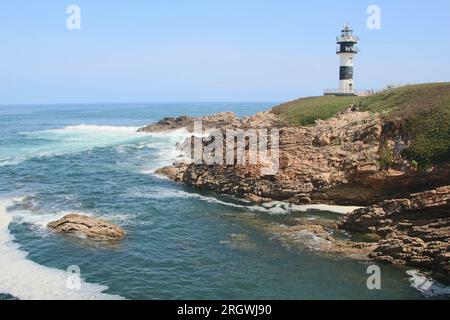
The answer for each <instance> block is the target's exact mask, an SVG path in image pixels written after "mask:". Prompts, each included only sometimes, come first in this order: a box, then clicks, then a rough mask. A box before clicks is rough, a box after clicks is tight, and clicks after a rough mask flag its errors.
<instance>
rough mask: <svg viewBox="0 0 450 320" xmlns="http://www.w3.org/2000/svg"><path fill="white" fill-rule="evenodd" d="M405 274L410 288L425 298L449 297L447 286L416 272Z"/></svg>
mask: <svg viewBox="0 0 450 320" xmlns="http://www.w3.org/2000/svg"><path fill="white" fill-rule="evenodd" d="M406 273H407V274H408V276H409V283H410V284H411V287H413V288H415V289H416V290H418V291H419V292H420V293H421V294H422V295H423V296H425V297H426V298H431V297H446V298H449V297H450V287H449V286H445V285H443V284H441V283H439V282H436V281H435V280H433V279H431V278H429V277H427V276H426V275H425V274H423V273H421V272H420V271H418V270H408V271H407V272H406Z"/></svg>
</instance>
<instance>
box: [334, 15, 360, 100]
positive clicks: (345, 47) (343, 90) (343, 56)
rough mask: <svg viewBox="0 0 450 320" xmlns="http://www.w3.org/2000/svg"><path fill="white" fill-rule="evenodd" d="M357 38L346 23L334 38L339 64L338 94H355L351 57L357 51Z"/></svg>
mask: <svg viewBox="0 0 450 320" xmlns="http://www.w3.org/2000/svg"><path fill="white" fill-rule="evenodd" d="M358 42H359V38H358V37H357V36H354V35H353V30H352V29H350V26H349V24H348V23H346V24H345V25H344V28H343V29H342V31H341V35H340V36H338V37H337V38H336V43H337V48H336V54H337V55H339V57H340V60H341V65H340V69H339V90H338V92H337V93H335V94H338V95H355V90H354V83H353V57H354V56H355V54H357V53H358V52H359V49H358V47H356V44H357V43H358Z"/></svg>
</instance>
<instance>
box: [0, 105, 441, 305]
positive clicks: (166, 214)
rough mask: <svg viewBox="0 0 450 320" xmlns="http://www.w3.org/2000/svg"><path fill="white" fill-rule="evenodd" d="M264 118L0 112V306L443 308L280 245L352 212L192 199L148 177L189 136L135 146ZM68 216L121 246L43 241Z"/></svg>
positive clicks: (217, 108)
mask: <svg viewBox="0 0 450 320" xmlns="http://www.w3.org/2000/svg"><path fill="white" fill-rule="evenodd" d="M274 104H275V103H271V102H255V103H250V102H245V103H238V102H233V103H224V102H211V103H207V102H202V103H109V104H108V103H104V104H81V105H74V104H53V105H11V106H9V105H3V106H0V299H447V298H448V297H449V294H450V288H449V287H448V286H446V285H445V284H443V283H442V282H440V281H439V280H436V279H433V278H432V277H431V276H430V275H428V274H427V273H426V272H424V271H421V270H416V269H414V268H405V267H395V266H388V265H380V266H379V267H380V274H379V286H378V287H377V288H373V286H371V285H370V283H372V281H373V278H371V276H373V274H372V273H371V271H370V270H373V268H369V267H370V265H371V264H373V263H370V262H359V261H355V260H351V259H348V258H344V257H339V256H330V255H325V254H323V253H320V252H317V250H315V249H314V248H315V245H317V243H316V242H317V241H322V240H321V239H317V237H315V236H314V235H312V234H308V233H307V232H299V233H297V234H289V235H286V234H283V232H280V230H283V227H285V226H289V225H292V224H294V223H297V222H298V221H301V220H302V219H304V220H309V221H311V220H320V221H322V222H325V223H334V222H336V221H338V220H339V219H340V217H341V216H342V214H344V213H345V212H348V211H351V210H352V208H349V207H334V206H316V207H315V206H309V207H308V206H305V207H302V206H296V207H295V208H294V209H292V208H289V207H288V206H287V205H286V204H283V203H275V202H274V203H271V204H267V205H264V206H260V205H255V204H252V203H249V202H246V201H243V200H239V199H236V198H234V197H231V196H226V195H219V194H214V193H207V192H200V191H198V190H193V189H190V188H188V187H185V186H183V185H180V184H177V183H174V182H172V181H169V180H168V179H166V178H164V177H161V176H158V175H156V174H155V173H154V172H155V170H156V169H158V168H160V167H162V166H165V165H170V164H172V163H173V162H174V161H176V159H177V158H179V157H180V153H179V151H178V150H177V149H176V147H175V145H176V143H177V142H182V141H183V140H184V138H185V137H186V136H187V134H188V133H187V132H185V131H184V130H177V131H174V132H171V133H139V132H137V129H138V128H139V127H141V126H144V125H147V124H150V123H152V122H155V121H158V120H159V119H161V118H163V117H170V116H178V115H191V116H200V115H207V114H213V113H216V112H221V111H232V112H235V113H236V114H237V115H239V116H246V115H251V114H254V113H256V112H258V111H264V110H267V109H268V108H270V107H271V106H273V105H274ZM68 213H79V214H85V215H88V216H93V217H98V218H102V219H105V220H107V221H110V222H112V223H115V224H117V225H118V226H120V227H121V228H123V229H124V230H125V231H126V233H127V236H126V237H125V238H124V239H123V240H121V241H116V242H95V241H92V240H90V239H85V238H81V237H79V236H74V235H67V234H58V233H55V232H53V231H51V230H49V229H48V228H47V227H46V225H47V223H48V222H50V221H53V220H56V219H58V218H61V217H62V216H64V215H66V214H68ZM337 236H339V237H344V238H345V237H351V235H348V234H345V233H343V234H340V235H337ZM368 283H369V286H368Z"/></svg>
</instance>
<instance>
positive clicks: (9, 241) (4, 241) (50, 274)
mask: <svg viewBox="0 0 450 320" xmlns="http://www.w3.org/2000/svg"><path fill="white" fill-rule="evenodd" d="M18 201H20V199H18V198H12V199H6V200H0V293H5V294H10V295H12V296H14V297H17V298H19V299H24V300H25V299H26V300H30V299H49V300H51V299H70V300H79V299H95V300H97V299H122V297H120V296H118V295H111V294H106V293H103V292H104V291H105V290H107V289H108V287H106V286H103V285H100V284H94V283H88V282H85V281H83V280H82V282H81V287H80V289H79V290H76V289H75V290H74V289H70V286H68V285H67V281H68V275H69V274H68V273H67V272H66V271H64V270H60V269H56V268H49V267H45V266H43V265H40V264H37V263H35V262H33V261H31V260H28V259H27V258H26V257H27V255H28V253H26V252H24V251H22V250H20V246H19V245H18V244H17V243H15V242H14V237H13V236H12V235H11V233H10V232H9V228H8V226H9V224H10V223H11V221H12V215H10V214H9V213H8V212H7V211H8V208H9V207H11V206H13V205H14V204H15V203H16V202H18Z"/></svg>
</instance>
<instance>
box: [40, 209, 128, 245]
mask: <svg viewBox="0 0 450 320" xmlns="http://www.w3.org/2000/svg"><path fill="white" fill-rule="evenodd" d="M47 226H48V227H49V228H51V229H53V230H55V231H57V232H62V233H74V234H78V235H81V236H85V237H88V238H90V239H93V240H99V241H105V240H118V239H122V238H123V237H125V231H123V230H122V229H121V228H119V227H118V226H115V225H113V224H111V223H108V222H106V221H103V220H100V219H96V218H93V217H88V216H85V215H80V214H68V215H66V216H64V217H62V218H61V219H59V220H57V221H52V222H50V223H49V224H48V225H47Z"/></svg>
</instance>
